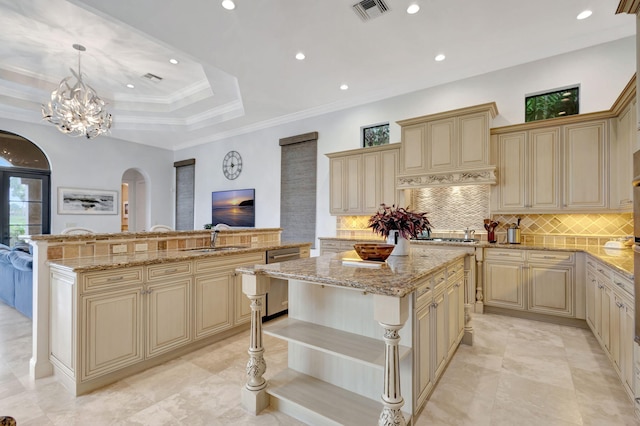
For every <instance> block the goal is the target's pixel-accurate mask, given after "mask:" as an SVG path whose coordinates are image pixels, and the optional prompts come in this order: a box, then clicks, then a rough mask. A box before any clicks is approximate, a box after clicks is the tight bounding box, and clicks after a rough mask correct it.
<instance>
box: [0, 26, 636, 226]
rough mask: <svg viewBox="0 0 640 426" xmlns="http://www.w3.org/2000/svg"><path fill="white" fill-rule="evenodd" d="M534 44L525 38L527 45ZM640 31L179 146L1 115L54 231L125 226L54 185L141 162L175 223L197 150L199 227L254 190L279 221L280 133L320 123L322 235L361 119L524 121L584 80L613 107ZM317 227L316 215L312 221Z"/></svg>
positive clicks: (113, 185) (109, 183) (266, 216)
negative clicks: (465, 115) (75, 133)
mask: <svg viewBox="0 0 640 426" xmlns="http://www.w3.org/2000/svg"><path fill="white" fill-rule="evenodd" d="M524 48H526V47H524ZM635 52H636V48H635V37H629V38H626V39H622V40H618V41H615V42H611V43H606V44H603V45H600V46H596V47H592V48H588V49H583V50H580V51H576V52H572V53H568V54H564V55H560V56H556V57H552V58H548V59H544V60H540V61H536V62H533V63H530V64H525V65H521V66H517V67H513V68H508V69H505V70H500V71H497V72H493V73H488V74H484V75H481V76H478V77H473V78H469V79H466V80H461V81H457V82H454V83H449V84H446V85H442V86H438V87H434V88H430V89H425V90H421V91H417V92H413V93H409V94H406V95H402V96H397V97H394V98H390V99H386V100H383V101H379V102H374V103H371V104H367V105H362V106H359V107H354V108H349V109H345V110H342V111H339V112H334V113H330V114H324V115H321V116H317V117H313V118H309V119H305V120H299V121H296V122H292V123H289V124H285V125H280V126H276V127H272V128H269V129H265V130H261V131H256V132H252V133H249V134H244V135H240V136H236V137H233V138H229V139H227V140H224V141H219V142H212V143H210V144H206V145H201V146H199V147H193V148H187V149H183V150H180V151H177V152H175V153H172V152H170V151H166V150H161V149H155V148H152V147H149V146H145V145H140V144H135V143H128V142H125V141H122V140H118V139H114V138H111V137H108V136H100V137H98V138H96V139H93V140H86V139H81V138H71V137H69V136H67V135H63V134H61V133H60V132H58V131H57V130H56V129H55V128H54V127H53V126H50V125H47V124H44V125H42V124H28V123H23V122H19V121H14V120H8V119H1V118H0V129H3V130H7V131H10V132H13V133H16V134H18V135H21V136H24V137H25V138H27V139H29V140H31V141H32V142H34V143H35V144H36V145H38V146H39V147H40V148H41V149H42V150H43V151H44V152H45V154H46V155H47V157H48V158H49V160H50V162H51V166H52V178H51V184H52V233H57V232H59V231H61V230H62V229H63V228H64V227H66V226H67V224H69V223H75V224H76V225H77V226H86V227H89V228H92V229H95V230H96V231H98V232H118V230H119V229H120V215H114V216H104V215H95V216H91V215H58V214H57V201H56V188H57V187H59V186H64V187H81V188H97V189H113V190H118V193H119V192H120V182H121V178H122V174H123V173H124V171H125V170H127V169H130V168H135V169H138V170H140V171H141V172H142V173H143V175H145V178H148V182H147V190H148V194H149V198H150V205H149V209H148V212H147V218H148V223H149V225H154V224H158V223H160V224H172V223H173V216H174V199H175V197H174V192H173V191H174V187H175V178H174V171H173V161H178V160H183V159H188V158H195V159H196V182H195V189H196V194H195V197H196V198H195V211H196V213H195V228H196V229H201V228H202V225H204V224H205V223H209V222H210V221H211V211H210V204H211V192H212V191H216V190H227V189H242V188H255V189H256V226H257V227H278V226H280V147H279V145H278V141H279V139H280V138H284V137H288V136H294V135H297V134H301V133H307V132H313V131H318V132H319V139H318V178H317V179H318V182H317V218H316V225H315V226H316V235H318V236H333V235H335V226H336V221H335V218H334V217H333V216H330V215H329V213H328V212H329V177H328V176H329V161H328V159H327V158H326V156H325V155H324V154H326V153H329V152H336V151H342V150H346V149H354V148H358V147H360V134H359V132H360V127H361V126H363V125H367V124H373V123H380V122H385V121H389V122H390V123H391V141H392V142H399V141H400V127H399V126H398V125H397V124H395V122H396V121H397V120H403V119H407V118H411V117H416V116H421V115H426V114H433V113H437V112H442V111H447V110H450V109H455V108H461V107H466V106H471V105H477V104H481V103H486V102H492V101H495V102H496V103H497V105H498V111H499V114H500V115H499V116H498V117H497V118H496V120H494V126H503V125H507V124H516V123H521V122H522V121H523V120H524V118H523V117H524V96H525V94H529V93H533V92H539V91H543V90H548V89H554V88H557V87H562V86H567V85H571V84H576V83H579V84H580V85H581V86H580V87H581V92H580V112H581V113H586V112H593V111H601V110H607V109H609V108H610V107H611V105H612V104H613V102H614V101H615V99H616V98H617V97H618V95H619V94H620V92H621V91H622V89H623V88H624V87H625V85H626V84H627V83H628V81H629V79H630V78H631V76H632V75H633V73H634V72H635V69H636V58H635ZM230 150H236V151H238V152H240V154H241V155H242V157H243V163H244V168H243V171H242V174H241V175H240V177H239V178H238V179H236V180H234V181H230V180H227V179H226V178H225V177H224V175H223V174H222V159H223V157H224V154H226V153H227V152H228V151H230ZM309 225H310V226H313V224H309Z"/></svg>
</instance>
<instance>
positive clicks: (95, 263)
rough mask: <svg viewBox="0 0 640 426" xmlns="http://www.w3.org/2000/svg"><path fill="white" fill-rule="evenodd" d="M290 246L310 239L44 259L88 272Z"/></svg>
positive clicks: (61, 266) (75, 270)
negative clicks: (232, 247) (229, 247)
mask: <svg viewBox="0 0 640 426" xmlns="http://www.w3.org/2000/svg"><path fill="white" fill-rule="evenodd" d="M292 247H301V248H302V247H307V248H309V247H311V243H280V244H274V243H263V244H255V243H253V244H252V245H251V247H247V248H238V249H233V250H220V251H210V252H208V251H198V250H204V249H207V248H208V247H202V248H200V249H186V250H161V251H150V252H140V253H123V254H113V255H109V256H95V257H77V258H73V259H59V260H49V261H48V263H49V265H51V266H54V267H59V268H63V269H68V270H71V271H73V272H89V271H103V270H108V269H116V268H124V267H128V266H145V265H157V264H161V263H170V262H178V261H183V260H192V259H195V258H210V257H211V258H214V257H221V256H233V255H237V254H246V253H256V252H263V251H267V250H274V249H283V248H292Z"/></svg>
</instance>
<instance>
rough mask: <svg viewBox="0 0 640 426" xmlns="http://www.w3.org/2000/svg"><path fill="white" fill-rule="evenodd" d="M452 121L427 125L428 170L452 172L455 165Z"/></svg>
mask: <svg viewBox="0 0 640 426" xmlns="http://www.w3.org/2000/svg"><path fill="white" fill-rule="evenodd" d="M455 137H456V135H455V126H454V119H453V118H450V119H446V120H439V121H433V122H429V123H427V159H428V160H427V164H428V168H429V170H447V171H450V170H454V169H455V168H456V166H457V164H456V163H455V142H456V140H455Z"/></svg>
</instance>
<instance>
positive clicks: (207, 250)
mask: <svg viewBox="0 0 640 426" xmlns="http://www.w3.org/2000/svg"><path fill="white" fill-rule="evenodd" d="M246 248H249V246H225V247H204V248H203V247H199V248H188V249H183V251H197V252H200V253H212V252H216V251H233V250H242V249H246Z"/></svg>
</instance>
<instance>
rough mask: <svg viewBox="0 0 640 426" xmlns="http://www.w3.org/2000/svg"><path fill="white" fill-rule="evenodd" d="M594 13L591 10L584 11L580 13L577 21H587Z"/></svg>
mask: <svg viewBox="0 0 640 426" xmlns="http://www.w3.org/2000/svg"><path fill="white" fill-rule="evenodd" d="M592 13H593V12H592V11H590V10H583V11H582V12H580V14H578V16H576V19H587V18H588V17H589V16H591V14H592Z"/></svg>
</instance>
